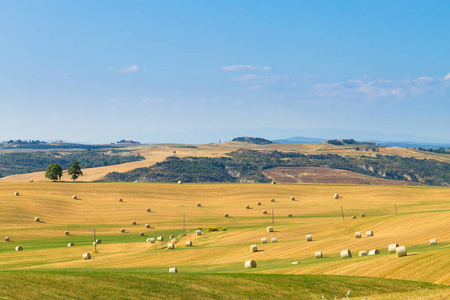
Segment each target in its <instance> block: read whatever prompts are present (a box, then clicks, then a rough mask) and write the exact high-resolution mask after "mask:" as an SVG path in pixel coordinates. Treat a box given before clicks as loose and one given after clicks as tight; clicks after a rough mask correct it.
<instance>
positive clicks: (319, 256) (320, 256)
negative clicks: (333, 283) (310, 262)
mask: <svg viewBox="0 0 450 300" xmlns="http://www.w3.org/2000/svg"><path fill="white" fill-rule="evenodd" d="M314 256H315V257H316V258H322V251H316V253H315V254H314Z"/></svg>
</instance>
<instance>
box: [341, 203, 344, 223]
mask: <svg viewBox="0 0 450 300" xmlns="http://www.w3.org/2000/svg"><path fill="white" fill-rule="evenodd" d="M341 213H342V220H344V210H343V209H342V206H341Z"/></svg>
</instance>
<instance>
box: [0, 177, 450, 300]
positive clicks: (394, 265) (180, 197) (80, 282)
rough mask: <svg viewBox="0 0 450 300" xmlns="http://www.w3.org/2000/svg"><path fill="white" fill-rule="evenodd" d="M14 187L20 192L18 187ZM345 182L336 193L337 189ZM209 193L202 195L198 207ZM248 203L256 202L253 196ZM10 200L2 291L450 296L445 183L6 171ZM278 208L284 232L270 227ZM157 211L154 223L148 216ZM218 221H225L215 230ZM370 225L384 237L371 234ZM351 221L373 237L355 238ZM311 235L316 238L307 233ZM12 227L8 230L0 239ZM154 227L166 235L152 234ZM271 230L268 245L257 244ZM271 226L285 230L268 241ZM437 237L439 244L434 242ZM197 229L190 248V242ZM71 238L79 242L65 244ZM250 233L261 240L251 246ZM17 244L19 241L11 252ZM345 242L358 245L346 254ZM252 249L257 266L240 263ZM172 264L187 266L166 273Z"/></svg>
mask: <svg viewBox="0 0 450 300" xmlns="http://www.w3.org/2000/svg"><path fill="white" fill-rule="evenodd" d="M16 191H17V192H19V193H20V196H14V192H16ZM336 192H338V193H339V194H340V195H341V198H340V199H339V200H335V199H334V198H333V195H334V193H336ZM72 195H77V196H78V199H77V200H74V199H72ZM291 196H294V197H295V198H296V201H291V200H290V197H291ZM119 197H121V198H123V200H124V202H119V201H118V200H117V199H118V198H119ZM271 198H274V199H275V202H270V199H271ZM199 202H200V203H201V204H202V207H197V206H196V204H197V203H199ZM257 202H261V203H262V205H261V206H258V205H257ZM247 204H248V205H250V207H251V209H245V205H247ZM395 205H396V206H397V210H398V213H397V214H396V213H395ZM341 206H342V208H343V211H344V217H345V219H344V220H343V219H342V216H341ZM0 207H1V208H2V209H1V210H0V237H1V241H0V270H1V271H0V274H1V277H2V280H1V282H0V299H3V298H5V299H25V298H36V299H37V298H44V297H45V298H79V299H84V298H119V299H120V298H175V299H176V298H188V299H189V298H190V299H194V298H217V299H230V298H231V299H232V298H233V297H234V298H235V299H244V298H247V299H252V298H257V297H263V298H269V299H270V298H273V299H286V298H291V299H294V298H295V299H322V295H323V297H324V298H326V299H334V297H337V298H338V299H341V298H345V297H347V296H348V297H349V298H355V299H358V298H360V299H405V298H406V299H416V298H417V299H448V297H449V296H448V295H449V290H448V286H449V285H450V256H449V255H448V254H449V253H450V231H449V230H448V229H449V228H450V193H449V190H448V188H438V187H392V186H356V185H324V184H322V185H320V184H276V185H271V184H182V185H177V184H152V183H145V184H144V183H143V184H136V183H64V182H63V183H50V182H33V183H31V182H28V183H1V184H0ZM147 207H150V208H151V209H152V212H151V213H148V212H146V208H147ZM272 209H273V211H274V232H270V233H268V232H266V227H267V226H270V225H271V224H272ZM263 210H267V211H268V214H267V215H265V214H263V213H262V211H263ZM363 212H364V213H365V214H366V217H364V218H362V217H360V213H363ZM224 213H228V214H229V215H230V217H229V218H224ZM183 214H184V215H185V220H186V221H185V229H186V233H185V235H183V234H182V233H183ZM288 214H292V215H293V216H292V217H291V218H290V217H288ZM353 215H355V216H357V218H356V219H352V218H351V216H353ZM35 217H39V218H40V219H41V221H42V222H35V221H34V218H35ZM132 221H136V222H137V225H132V224H131V222H132ZM147 223H148V224H150V225H151V228H149V229H148V228H145V226H144V225H145V224H147ZM208 226H217V227H218V228H219V229H221V228H222V227H226V228H227V230H226V231H218V232H206V231H205V229H206V228H207V227H208ZM197 227H202V228H203V229H204V230H203V234H202V235H201V236H197V235H196V234H195V230H196V229H197ZM94 228H95V230H96V234H97V238H100V239H102V241H103V242H102V244H99V245H97V250H98V253H94V246H93V244H92V242H93V240H94V237H93V230H94ZM121 228H125V230H126V233H121V232H120V229H121ZM66 230H68V231H69V232H70V235H69V236H66V235H64V231H66ZM367 230H373V231H374V236H373V237H366V234H365V233H366V231H367ZM355 231H360V232H361V233H362V236H363V237H362V238H361V239H355V238H354V232H355ZM139 232H143V233H144V236H139ZM306 234H312V236H313V241H311V242H307V241H306V239H305V235H306ZM169 235H174V236H175V237H176V238H175V239H173V240H172V242H174V243H175V249H174V250H169V249H167V242H169ZM6 236H8V237H9V238H10V241H9V242H5V241H3V237H6ZM157 236H163V237H164V240H165V241H164V242H163V243H158V242H157V243H154V244H151V243H149V242H146V239H147V238H149V237H153V238H156V237H157ZM263 237H266V238H267V239H268V240H269V242H268V243H267V244H262V243H261V238H263ZM272 237H276V238H277V240H278V241H277V242H276V243H271V242H270V239H271V238H272ZM431 238H437V240H438V244H437V245H433V246H431V245H429V240H430V239H431ZM187 240H190V241H192V243H193V247H186V246H185V241H187ZM69 242H72V243H74V244H75V246H74V247H67V244H68V243H69ZM391 243H398V244H400V245H405V246H406V247H407V251H408V255H407V256H406V257H401V258H397V257H396V255H395V254H389V253H388V251H387V247H388V245H389V244H391ZM252 244H256V245H257V246H258V249H259V250H260V251H258V252H254V253H251V252H250V245H252ZM19 245H20V246H22V247H23V251H20V252H18V251H15V247H16V246H19ZM344 249H350V250H351V252H352V254H353V257H352V258H349V259H341V258H340V256H339V253H340V251H341V250H344ZM371 249H378V250H379V251H380V254H379V255H375V256H365V257H359V256H358V251H360V250H366V251H369V250H371ZM315 251H322V253H323V258H321V259H316V258H314V252H315ZM85 252H90V253H91V254H92V259H91V260H83V259H82V258H81V257H82V254H83V253H85ZM250 259H253V260H255V261H256V262H257V268H254V269H245V268H244V262H245V261H247V260H250ZM296 261H298V262H299V263H298V264H292V262H296ZM170 267H177V268H178V272H179V273H178V274H168V270H169V268H170ZM410 280H411V281H410ZM349 290H350V294H349V295H347V292H348V291H349ZM408 297H409V298H408Z"/></svg>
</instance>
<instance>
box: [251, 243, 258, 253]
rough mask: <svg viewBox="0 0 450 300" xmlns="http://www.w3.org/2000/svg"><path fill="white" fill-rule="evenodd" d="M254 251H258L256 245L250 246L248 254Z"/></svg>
mask: <svg viewBox="0 0 450 300" xmlns="http://www.w3.org/2000/svg"><path fill="white" fill-rule="evenodd" d="M256 251H258V247H257V246H256V245H251V246H250V252H256Z"/></svg>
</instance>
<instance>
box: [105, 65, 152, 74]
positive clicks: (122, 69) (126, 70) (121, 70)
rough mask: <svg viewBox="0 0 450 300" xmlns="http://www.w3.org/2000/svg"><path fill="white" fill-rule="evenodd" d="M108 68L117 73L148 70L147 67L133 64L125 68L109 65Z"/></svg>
mask: <svg viewBox="0 0 450 300" xmlns="http://www.w3.org/2000/svg"><path fill="white" fill-rule="evenodd" d="M106 70H108V71H112V72H116V73H134V72H137V71H146V70H147V69H146V68H141V67H138V66H136V65H131V66H129V67H124V68H119V69H117V68H113V67H109V68H107V69H106Z"/></svg>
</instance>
